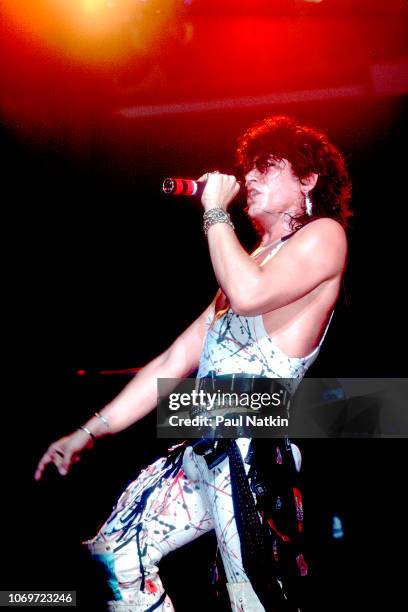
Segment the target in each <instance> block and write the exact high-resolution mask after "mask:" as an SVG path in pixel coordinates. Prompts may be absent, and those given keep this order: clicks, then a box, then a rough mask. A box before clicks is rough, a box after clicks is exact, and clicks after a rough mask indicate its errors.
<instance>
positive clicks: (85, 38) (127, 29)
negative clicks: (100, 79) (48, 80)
mask: <svg viewBox="0 0 408 612" xmlns="http://www.w3.org/2000/svg"><path fill="white" fill-rule="evenodd" d="M3 5H4V10H5V12H6V15H7V16H8V18H9V20H10V21H11V23H12V29H13V30H15V31H19V32H21V31H23V32H24V33H25V34H26V35H28V36H30V37H31V38H34V39H36V40H37V41H39V42H40V43H41V44H44V43H45V44H47V46H49V47H51V48H53V49H54V50H55V51H57V53H63V54H64V55H66V56H69V57H70V58H72V59H74V60H77V61H86V62H93V63H98V62H104V61H107V60H109V61H115V60H121V59H123V58H126V57H127V56H129V55H132V54H134V52H135V50H136V51H137V50H138V49H141V48H145V49H146V50H148V49H149V45H151V44H153V42H154V39H155V37H157V36H158V34H159V33H160V31H161V29H162V28H163V25H164V23H165V22H166V21H167V19H168V18H169V17H170V16H171V15H172V14H173V12H174V0H163V2H161V3H160V9H157V8H155V7H157V3H152V4H151V3H150V2H148V1H147V0H146V1H144V0H45V1H44V0H43V1H41V0H33V1H31V2H29V3H18V2H16V1H15V0H4V2H3Z"/></svg>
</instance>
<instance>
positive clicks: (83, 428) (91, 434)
mask: <svg viewBox="0 0 408 612" xmlns="http://www.w3.org/2000/svg"><path fill="white" fill-rule="evenodd" d="M78 429H82V431H84V432H85V433H87V434H88V436H90V438H91V440H92V442H96V438H95V436H94V435H93V433H92V431H91V430H90V429H88V428H87V427H85V425H80V426H79V427H78Z"/></svg>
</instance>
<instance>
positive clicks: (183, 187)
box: [162, 178, 243, 197]
mask: <svg viewBox="0 0 408 612" xmlns="http://www.w3.org/2000/svg"><path fill="white" fill-rule="evenodd" d="M205 185H206V181H195V180H193V179H186V178H166V179H164V181H163V186H162V189H163V192H164V193H166V194H167V195H173V196H179V195H181V196H196V197H201V195H202V193H203V191H204V187H205ZM238 185H239V189H240V191H242V189H243V185H242V183H240V182H239V181H238Z"/></svg>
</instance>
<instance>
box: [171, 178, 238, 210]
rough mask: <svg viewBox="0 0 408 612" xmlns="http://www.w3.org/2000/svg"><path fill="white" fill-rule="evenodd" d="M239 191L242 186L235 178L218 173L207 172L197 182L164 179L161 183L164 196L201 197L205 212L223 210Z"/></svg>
mask: <svg viewBox="0 0 408 612" xmlns="http://www.w3.org/2000/svg"><path fill="white" fill-rule="evenodd" d="M240 189H243V185H242V184H241V183H239V182H238V181H237V180H236V178H235V176H232V175H227V174H220V173H219V172H218V171H214V172H207V173H206V174H203V175H202V176H201V177H200V178H199V179H197V180H194V179H184V178H166V179H165V180H164V182H163V192H164V193H166V194H169V195H174V196H178V195H182V196H195V197H197V198H202V197H203V199H202V200H201V201H202V204H203V206H204V208H205V209H206V210H209V209H210V208H222V209H224V210H225V209H226V208H227V206H228V204H229V203H230V202H231V201H232V200H233V199H234V198H235V196H236V195H237V194H238V192H239V191H240ZM204 190H205V193H204V195H203V192H204Z"/></svg>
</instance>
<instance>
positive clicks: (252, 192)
mask: <svg viewBox="0 0 408 612" xmlns="http://www.w3.org/2000/svg"><path fill="white" fill-rule="evenodd" d="M247 193H248V197H249V198H253V197H254V196H256V195H259V194H260V193H261V192H260V191H258V189H255V187H250V188H249V189H248V190H247Z"/></svg>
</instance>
